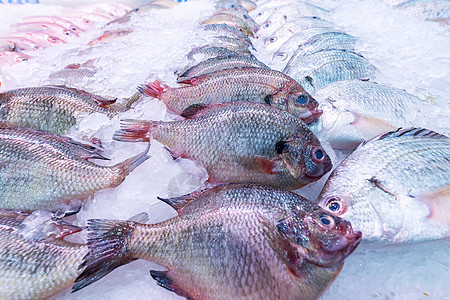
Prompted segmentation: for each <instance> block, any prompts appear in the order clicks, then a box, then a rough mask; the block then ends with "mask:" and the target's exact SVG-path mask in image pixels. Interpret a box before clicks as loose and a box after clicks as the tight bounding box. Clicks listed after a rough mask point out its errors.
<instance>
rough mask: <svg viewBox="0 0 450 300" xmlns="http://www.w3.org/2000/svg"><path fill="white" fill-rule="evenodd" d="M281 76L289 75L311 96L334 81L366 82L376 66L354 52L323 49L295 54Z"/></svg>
mask: <svg viewBox="0 0 450 300" xmlns="http://www.w3.org/2000/svg"><path fill="white" fill-rule="evenodd" d="M299 53H301V51H299ZM283 73H285V74H287V75H289V76H292V78H294V79H295V80H297V81H298V82H299V83H300V84H301V85H302V86H303V87H305V90H307V91H308V92H310V93H312V92H314V91H315V90H317V89H321V88H322V87H324V86H326V85H327V84H330V83H332V82H335V81H340V80H346V79H362V80H368V79H370V78H372V77H373V75H374V73H375V67H374V66H373V65H371V64H370V63H369V61H368V60H367V59H365V58H364V57H363V56H362V55H360V54H357V53H355V52H352V51H348V50H344V49H326V50H320V51H317V52H314V53H310V54H307V55H297V53H294V55H293V56H292V57H291V59H290V60H289V62H288V63H287V65H286V67H285V68H284V70H283Z"/></svg>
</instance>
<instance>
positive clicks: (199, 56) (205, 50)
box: [187, 45, 244, 62]
mask: <svg viewBox="0 0 450 300" xmlns="http://www.w3.org/2000/svg"><path fill="white" fill-rule="evenodd" d="M230 55H244V53H238V52H234V51H231V50H229V49H227V48H224V47H217V46H212V45H206V46H202V47H197V48H194V49H192V50H191V51H190V52H189V53H188V54H187V58H188V59H190V60H195V61H200V62H201V61H204V60H207V59H210V58H214V57H219V56H230Z"/></svg>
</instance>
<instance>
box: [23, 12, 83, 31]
mask: <svg viewBox="0 0 450 300" xmlns="http://www.w3.org/2000/svg"><path fill="white" fill-rule="evenodd" d="M23 20H24V21H25V23H27V22H51V23H55V24H58V25H59V26H62V27H64V28H66V29H69V30H70V31H72V32H73V33H75V34H80V33H82V32H84V30H83V29H82V28H80V27H78V26H77V25H75V24H74V23H72V22H71V21H69V20H68V19H65V18H61V17H56V16H28V17H26V18H24V19H23Z"/></svg>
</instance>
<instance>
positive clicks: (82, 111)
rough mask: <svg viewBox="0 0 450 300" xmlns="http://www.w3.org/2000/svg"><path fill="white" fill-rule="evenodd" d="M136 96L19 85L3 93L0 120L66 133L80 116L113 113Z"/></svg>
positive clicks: (1, 95) (1, 94)
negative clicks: (115, 96)
mask: <svg viewBox="0 0 450 300" xmlns="http://www.w3.org/2000/svg"><path fill="white" fill-rule="evenodd" d="M135 100H136V99H134V98H133V99H130V100H129V102H128V103H124V104H117V103H116V100H115V99H114V100H110V99H106V98H103V97H100V96H97V95H94V94H91V93H88V92H86V91H83V90H79V89H76V88H71V87H66V86H57V85H47V86H42V87H28V88H20V89H16V90H9V91H6V92H3V93H0V122H7V123H12V124H15V125H17V126H22V127H29V128H34V129H40V130H45V131H50V132H53V133H57V134H64V133H66V131H67V130H69V128H70V127H72V126H73V125H75V124H76V121H77V118H80V117H82V116H84V115H88V114H92V113H102V114H106V115H108V116H109V117H113V116H115V115H117V114H119V113H120V112H123V111H126V110H128V108H129V107H130V104H131V103H132V102H134V101H135Z"/></svg>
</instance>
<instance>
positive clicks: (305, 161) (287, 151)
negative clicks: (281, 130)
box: [275, 137, 332, 185]
mask: <svg viewBox="0 0 450 300" xmlns="http://www.w3.org/2000/svg"><path fill="white" fill-rule="evenodd" d="M275 148H276V151H277V153H278V154H279V155H280V158H281V160H282V161H283V163H284V165H285V167H286V168H287V170H288V171H289V173H290V174H291V176H292V177H294V178H295V179H296V180H297V181H298V182H299V183H302V184H303V185H306V184H308V183H310V182H313V181H316V180H318V179H319V178H320V177H322V176H323V175H324V174H325V173H327V172H329V171H330V170H331V168H332V163H331V159H330V157H329V156H328V155H327V153H326V152H325V150H324V149H323V148H322V146H320V143H319V142H318V141H314V142H312V143H311V142H309V141H308V140H307V139H305V138H304V137H294V138H291V139H287V140H286V141H280V142H278V143H277V144H276V145H275Z"/></svg>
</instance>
